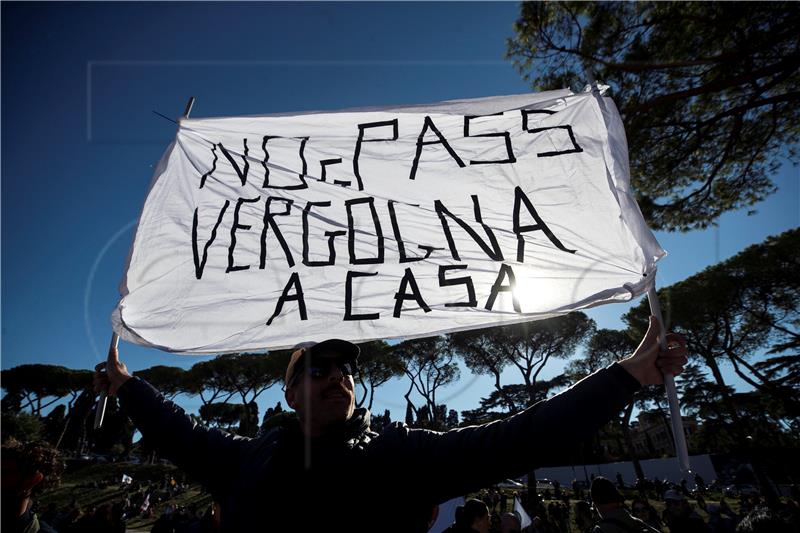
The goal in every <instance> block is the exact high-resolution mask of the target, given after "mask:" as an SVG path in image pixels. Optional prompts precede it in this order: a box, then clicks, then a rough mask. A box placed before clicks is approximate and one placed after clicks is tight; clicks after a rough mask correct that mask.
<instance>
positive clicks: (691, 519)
mask: <svg viewBox="0 0 800 533" xmlns="http://www.w3.org/2000/svg"><path fill="white" fill-rule="evenodd" d="M664 503H665V505H666V508H665V509H664V522H665V523H666V524H667V527H669V530H670V531H680V532H681V533H708V532H709V531H710V530H709V527H708V524H706V523H705V521H703V518H702V517H701V516H700V515H699V514H698V513H697V511H695V510H694V509H693V508H692V506H691V505H690V504H689V502H688V501H687V500H686V497H685V496H684V495H683V493H681V492H680V491H679V490H675V489H669V490H668V491H666V492H665V493H664Z"/></svg>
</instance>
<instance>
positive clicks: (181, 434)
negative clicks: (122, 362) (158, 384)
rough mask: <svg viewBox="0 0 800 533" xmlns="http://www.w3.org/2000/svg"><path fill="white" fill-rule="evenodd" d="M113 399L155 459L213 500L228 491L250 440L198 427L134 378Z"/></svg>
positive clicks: (150, 386) (181, 412)
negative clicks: (181, 473) (173, 467)
mask: <svg viewBox="0 0 800 533" xmlns="http://www.w3.org/2000/svg"><path fill="white" fill-rule="evenodd" d="M117 397H118V398H119V401H120V405H121V406H122V409H123V410H124V411H125V413H126V414H127V415H128V416H129V417H130V419H131V421H133V424H134V426H136V428H137V429H138V430H139V431H140V432H141V433H142V436H143V437H145V438H146V439H147V440H148V441H149V443H150V444H151V445H152V446H153V448H154V449H155V450H156V451H157V452H158V453H159V455H161V456H163V457H165V458H166V459H169V460H170V461H172V462H173V463H174V464H175V465H176V466H177V467H179V468H180V469H182V470H183V471H185V472H186V473H187V474H189V475H190V476H192V477H193V478H194V479H196V480H197V481H199V482H200V483H202V484H203V485H204V486H205V487H206V489H208V490H209V491H210V492H211V493H212V494H213V495H215V497H218V496H217V495H219V494H222V492H224V491H225V490H226V489H227V488H228V486H229V485H230V483H231V482H232V481H233V479H232V478H233V476H235V475H236V474H237V473H238V471H239V459H240V457H241V456H242V455H243V449H244V447H245V446H246V445H247V443H248V442H250V439H247V438H244V437H239V436H236V435H231V434H230V433H226V432H224V431H221V430H219V429H210V428H207V427H205V426H202V425H200V424H198V423H197V422H195V421H194V420H193V419H192V418H191V417H190V416H189V415H187V414H186V412H185V411H184V410H183V409H181V408H180V407H178V406H177V405H176V404H174V403H173V402H171V401H169V400H167V399H165V398H164V397H163V396H162V395H161V394H160V393H159V392H158V391H157V390H156V389H155V388H153V386H152V385H150V384H149V383H147V382H146V381H144V380H141V379H139V378H137V377H134V378H132V379H129V380H128V381H126V382H125V383H124V384H123V385H122V386H121V387H120V388H119V390H118V391H117Z"/></svg>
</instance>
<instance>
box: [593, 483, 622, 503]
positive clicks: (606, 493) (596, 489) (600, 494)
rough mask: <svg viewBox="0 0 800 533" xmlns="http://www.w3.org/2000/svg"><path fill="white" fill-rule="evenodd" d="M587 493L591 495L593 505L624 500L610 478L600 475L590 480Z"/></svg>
mask: <svg viewBox="0 0 800 533" xmlns="http://www.w3.org/2000/svg"><path fill="white" fill-rule="evenodd" d="M589 493H590V494H591V496H592V503H593V504H595V505H605V504H608V503H618V502H622V501H625V499H624V498H623V497H622V495H621V494H620V493H619V491H618V490H617V487H615V486H614V484H613V483H612V482H611V481H610V480H608V479H606V478H604V477H600V476H598V477H596V478H594V481H592V488H591V489H589Z"/></svg>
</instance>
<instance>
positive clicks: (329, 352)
mask: <svg viewBox="0 0 800 533" xmlns="http://www.w3.org/2000/svg"><path fill="white" fill-rule="evenodd" d="M360 353H361V349H360V348H359V347H358V346H356V345H355V344H353V343H352V342H349V341H345V340H342V339H328V340H324V341H322V342H314V341H309V342H301V343H300V344H298V345H297V346H295V351H294V352H292V356H291V357H290V358H289V364H288V365H287V366H286V377H285V379H284V382H285V383H286V384H287V385H288V384H289V382H290V381H291V379H292V378H293V377H294V375H295V367H296V366H297V362H298V361H299V360H300V357H301V356H302V355H303V354H308V355H309V356H311V357H323V358H326V359H340V358H341V359H349V360H353V361H355V360H357V359H358V354H360Z"/></svg>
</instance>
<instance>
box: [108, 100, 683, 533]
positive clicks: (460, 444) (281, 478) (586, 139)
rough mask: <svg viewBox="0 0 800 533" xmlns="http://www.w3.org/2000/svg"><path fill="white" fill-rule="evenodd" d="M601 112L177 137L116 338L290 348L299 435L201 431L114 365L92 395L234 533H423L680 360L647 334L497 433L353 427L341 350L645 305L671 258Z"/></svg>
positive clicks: (612, 410) (155, 186)
mask: <svg viewBox="0 0 800 533" xmlns="http://www.w3.org/2000/svg"><path fill="white" fill-rule="evenodd" d="M601 92H602V89H601V88H596V90H594V91H591V92H590V91H587V92H584V93H582V94H573V93H572V92H570V91H568V90H562V91H552V92H546V93H540V94H532V95H531V94H527V95H516V96H502V97H492V98H481V99H475V100H460V101H450V102H442V103H439V104H432V105H427V106H406V107H401V108H382V109H371V110H360V111H339V112H328V113H306V114H300V115H294V116H289V115H271V116H256V117H228V118H212V119H199V120H196V119H191V120H189V119H186V118H184V119H183V120H181V121H180V125H179V129H178V133H177V137H176V140H175V142H173V144H172V145H171V146H170V148H169V149H168V150H167V153H166V154H165V155H164V157H163V158H162V160H161V162H160V163H159V165H158V166H157V168H156V173H155V177H154V179H153V182H152V184H151V189H150V192H149V194H148V198H147V201H146V203H145V206H144V209H143V211H142V215H141V217H140V219H139V225H138V228H137V231H136V236H135V238H134V242H133V245H132V249H131V253H130V256H129V259H128V265H127V269H126V272H125V276H124V278H123V280H122V283H121V285H120V287H121V299H120V302H119V304H118V305H117V307H116V309H115V310H114V312H113V314H112V324H113V327H114V331H115V333H116V334H118V335H119V337H120V338H122V339H123V340H127V341H129V342H133V343H136V344H140V345H144V346H150V347H156V348H160V349H164V350H167V351H171V352H176V353H201V354H202V353H222V352H241V351H246V350H262V349H265V348H266V349H277V348H285V347H290V346H295V345H296V343H297V341H298V340H299V339H297V336H298V331H303V332H304V333H303V336H304V337H306V339H307V340H308V341H309V342H308V343H306V344H304V345H302V346H299V349H297V350H296V351H295V353H294V354H293V356H292V359H291V361H290V364H289V368H288V369H287V373H286V400H287V402H288V403H289V405H290V406H291V407H293V408H294V409H295V411H296V412H297V419H295V420H294V421H291V422H287V423H286V424H284V425H282V426H280V427H277V428H274V429H273V430H271V431H270V432H268V433H267V434H266V435H264V436H262V437H259V438H257V439H246V438H242V437H238V436H231V435H228V434H226V433H223V432H221V431H218V430H213V429H207V428H203V427H201V426H198V425H197V424H195V423H194V422H193V421H192V420H191V419H190V418H189V417H188V416H186V414H185V413H184V412H183V411H182V410H181V409H180V408H179V407H177V406H176V405H174V404H173V403H171V402H168V401H166V400H164V398H163V397H162V396H160V395H159V394H158V393H157V391H155V390H154V389H153V388H152V387H150V386H149V385H147V384H146V383H145V382H143V381H141V380H139V379H136V378H133V379H131V377H130V375H129V373H128V372H127V369H126V368H125V365H124V364H122V363H121V362H120V361H119V359H118V356H117V351H116V348H115V347H112V349H111V351H110V354H109V360H108V364H107V372H106V373H103V372H98V373H97V375H96V380H95V386H96V388H97V390H102V389H103V388H104V387H109V392H110V393H111V394H115V393H118V394H119V398H120V401H121V404H122V406H123V408H124V409H125V410H126V412H127V413H128V414H129V415H130V417H131V418H132V419H133V421H134V423H135V424H136V426H137V427H138V428H139V429H140V430H141V432H142V434H143V435H144V436H146V437H147V438H148V439H149V440H151V442H154V443H155V446H156V449H157V450H158V451H159V453H161V454H162V455H163V456H164V457H167V458H169V459H170V460H172V461H173V462H174V463H175V464H176V465H178V466H179V467H181V468H183V469H184V470H186V471H187V472H188V473H190V474H192V475H193V476H195V477H196V478H197V479H198V480H200V481H201V482H202V483H203V484H204V485H205V486H206V487H207V488H208V490H210V491H211V493H212V494H213V495H214V498H215V500H217V501H219V502H220V504H221V507H222V511H221V519H222V526H223V528H224V529H225V530H227V531H249V530H254V529H255V530H258V529H264V528H263V527H261V525H262V524H269V525H270V526H271V528H274V529H275V530H276V531H283V530H288V529H296V525H297V524H296V521H297V520H298V517H301V518H302V520H304V521H305V523H304V524H302V526H303V527H302V530H317V529H327V528H329V527H331V526H334V527H335V528H336V529H344V530H348V531H376V530H377V531H402V532H410V531H425V530H426V526H427V524H428V521H429V519H430V518H431V510H432V509H433V507H435V506H436V505H438V504H439V503H441V502H444V501H447V500H449V499H451V498H453V497H456V496H463V495H464V494H465V493H468V492H471V491H475V490H477V489H480V488H483V487H486V486H489V485H492V484H494V483H496V482H498V481H501V480H503V479H507V478H513V477H517V476H519V475H523V474H525V473H527V472H530V471H531V470H533V469H534V468H535V467H536V465H537V464H538V463H539V461H540V460H541V458H542V457H545V456H548V455H552V454H555V453H559V452H561V451H563V450H564V449H565V448H566V447H568V446H569V445H573V444H575V443H577V442H579V441H580V440H581V439H584V438H586V437H588V436H589V435H591V434H592V433H593V432H595V431H596V430H597V429H599V428H600V427H601V426H602V425H603V424H605V423H606V422H607V421H608V420H610V419H611V418H613V417H614V416H615V415H616V414H617V413H618V412H619V411H620V410H621V409H622V408H623V407H624V406H625V405H626V404H627V403H628V402H629V401H630V400H631V396H632V394H633V393H634V392H635V391H636V390H637V389H638V388H639V387H640V386H642V385H648V384H655V383H662V382H664V379H665V378H664V375H666V376H668V377H667V378H666V379H667V385H668V387H669V386H671V385H672V382H671V376H672V375H674V374H677V373H679V372H680V371H681V370H682V368H683V365H684V364H685V362H686V345H685V341H684V340H683V339H682V338H681V337H679V336H676V335H673V334H668V335H666V337H665V338H664V339H661V341H662V344H661V345H660V344H659V338H658V337H659V331H660V325H659V323H658V322H657V321H656V320H655V319H651V322H650V327H649V329H648V331H647V333H646V335H645V336H644V339H643V340H642V343H641V344H640V346H639V348H638V349H637V350H636V351H635V353H634V354H632V355H631V356H630V357H629V358H627V359H625V360H624V361H621V362H620V363H618V364H614V365H611V366H610V367H608V368H606V369H603V370H600V371H598V372H596V373H595V374H593V375H591V376H589V377H588V378H586V379H584V380H582V381H581V382H579V383H577V384H576V385H575V386H573V387H572V388H570V389H569V390H567V391H565V392H563V393H561V394H559V395H557V396H555V397H553V398H551V399H549V400H546V401H543V402H540V403H538V404H536V405H534V406H532V407H530V408H529V409H527V410H525V411H523V412H521V413H519V414H517V415H514V416H512V417H510V418H508V419H506V420H503V421H498V422H494V423H491V424H487V425H485V426H476V427H469V428H461V429H457V430H453V431H449V432H446V433H437V432H432V431H424V430H417V429H409V428H407V427H405V426H404V425H402V424H396V425H393V426H390V427H389V428H388V429H387V430H385V431H384V432H383V433H382V434H381V435H377V434H375V433H373V432H371V431H370V429H369V413H367V412H366V411H365V410H359V409H354V406H353V404H354V395H353V376H352V374H353V372H354V363H355V362H356V360H357V356H358V348H357V346H356V345H354V344H351V342H348V341H356V342H360V341H368V340H373V339H391V338H414V337H424V336H430V335H437V334H441V333H447V332H453V331H460V330H468V329H473V328H481V327H487V326H492V325H500V324H512V323H521V322H526V321H530V320H537V319H544V318H548V317H552V316H556V315H561V314H565V313H569V312H570V311H575V310H580V309H586V308H589V307H593V306H596V305H600V304H604V303H611V302H619V301H629V300H631V299H632V298H634V297H637V296H640V295H642V294H644V293H645V292H646V291H648V290H653V288H654V284H655V273H656V262H657V261H658V260H659V259H660V258H661V257H663V256H664V255H665V252H664V250H662V249H661V247H660V246H659V245H658V242H657V241H656V240H655V238H654V236H653V235H652V233H651V232H650V230H649V229H648V228H647V226H646V224H645V223H644V220H643V218H642V215H641V212H640V211H639V208H638V206H637V205H636V202H635V200H634V197H633V194H632V192H631V190H630V179H629V174H630V171H629V168H628V158H627V143H626V140H625V132H624V129H623V127H622V123H621V120H620V117H619V114H618V113H617V111H616V108H615V107H614V104H613V102H611V101H610V100H609V99H608V98H605V97H603V96H602V94H601ZM654 312H655V311H654ZM656 314H657V313H656ZM333 336H337V337H342V338H344V339H347V340H348V341H342V340H336V339H331V337H333ZM663 341H666V342H663ZM660 346H663V348H661V347H660ZM662 372H663V374H662ZM298 495H300V496H299V497H298ZM293 526H294V527H293Z"/></svg>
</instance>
